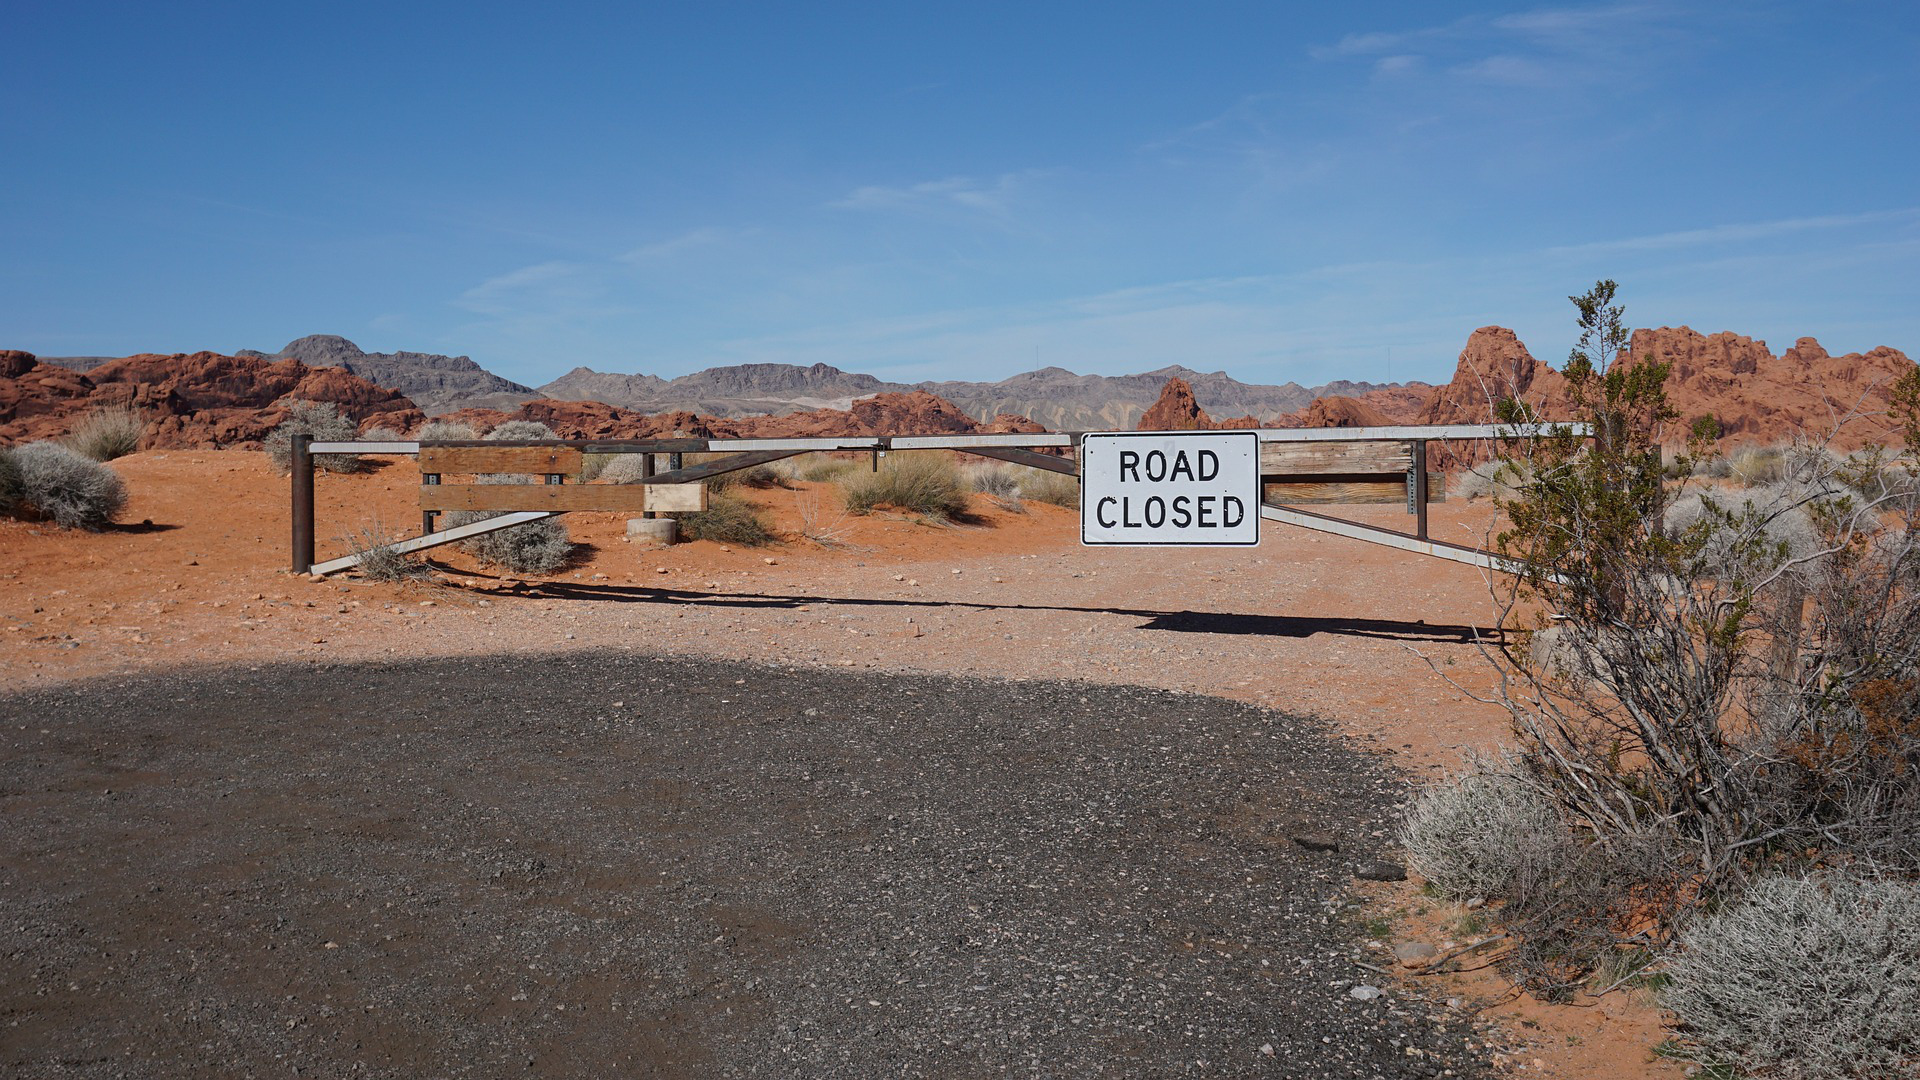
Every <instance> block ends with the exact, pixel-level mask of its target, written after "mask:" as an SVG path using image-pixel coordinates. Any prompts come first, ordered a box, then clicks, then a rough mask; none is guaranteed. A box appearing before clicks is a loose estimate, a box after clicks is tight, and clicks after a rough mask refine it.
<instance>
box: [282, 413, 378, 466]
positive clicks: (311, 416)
mask: <svg viewBox="0 0 1920 1080" xmlns="http://www.w3.org/2000/svg"><path fill="white" fill-rule="evenodd" d="M358 430H359V429H358V428H357V427H356V426H355V424H354V422H353V421H352V420H351V419H349V418H347V417H345V416H342V415H341V414H340V406H338V405H335V404H334V403H333V402H331V401H296V402H293V403H292V404H291V405H289V406H288V407H287V418H286V419H285V420H282V421H281V422H280V426H279V427H276V428H274V429H273V430H272V431H271V432H268V433H267V438H266V441H265V443H264V449H265V450H266V451H267V460H268V461H271V462H273V467H274V468H276V469H279V470H280V471H281V472H291V471H293V437H294V436H295V435H311V436H313V438H314V441H315V442H347V441H350V440H352V439H353V438H354V436H355V434H357V432H358ZM313 464H314V466H315V467H316V468H321V469H325V470H327V471H328V472H337V473H350V472H359V471H360V459H359V458H358V457H356V456H354V455H353V454H315V455H314V458H313Z"/></svg>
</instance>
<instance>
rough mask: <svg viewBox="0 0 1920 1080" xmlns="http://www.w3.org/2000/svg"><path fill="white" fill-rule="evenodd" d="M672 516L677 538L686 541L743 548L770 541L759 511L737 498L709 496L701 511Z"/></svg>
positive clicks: (718, 495)
mask: <svg viewBox="0 0 1920 1080" xmlns="http://www.w3.org/2000/svg"><path fill="white" fill-rule="evenodd" d="M675 517H677V518H678V519H679V522H680V535H682V536H684V537H686V538H687V539H690V540H713V541H716V542H718V543H722V544H741V545H744V546H746V547H758V546H760V545H762V544H767V543H771V542H772V540H773V530H772V529H771V528H770V527H769V526H768V525H767V520H766V518H765V517H764V516H763V515H762V514H761V513H760V511H759V509H758V508H757V507H755V506H754V505H753V504H752V503H750V502H748V501H746V500H745V499H742V498H740V497H739V496H737V495H729V494H714V495H710V496H709V497H708V499H707V508H706V509H705V510H701V511H698V512H696V513H691V514H677V515H675Z"/></svg>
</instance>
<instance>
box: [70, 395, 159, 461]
mask: <svg viewBox="0 0 1920 1080" xmlns="http://www.w3.org/2000/svg"><path fill="white" fill-rule="evenodd" d="M146 430H147V422H146V421H145V420H142V419H141V418H140V414H139V413H137V412H135V411H134V410H132V409H130V408H127V407H125V406H121V407H120V408H112V409H95V410H94V411H93V412H90V413H88V414H87V416H86V418H85V419H83V420H81V421H80V422H79V423H78V424H76V425H74V428H73V430H72V431H71V432H69V433H68V434H67V437H66V438H65V439H64V440H62V441H64V442H65V443H66V444H67V446H69V447H71V448H72V449H73V450H74V451H75V452H76V453H79V454H81V455H84V456H86V457H89V458H92V459H93V460H94V461H112V460H113V459H114V458H120V457H126V456H127V455H128V454H131V453H133V452H134V451H135V450H138V449H140V437H141V436H142V435H144V434H146Z"/></svg>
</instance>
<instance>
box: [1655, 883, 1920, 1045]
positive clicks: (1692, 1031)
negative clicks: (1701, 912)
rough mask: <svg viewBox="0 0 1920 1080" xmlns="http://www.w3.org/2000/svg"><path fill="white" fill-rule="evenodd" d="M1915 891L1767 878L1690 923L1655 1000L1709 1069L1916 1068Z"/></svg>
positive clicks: (1919, 894) (1918, 968)
mask: <svg viewBox="0 0 1920 1080" xmlns="http://www.w3.org/2000/svg"><path fill="white" fill-rule="evenodd" d="M1916 927H1920V886H1916V885H1915V884H1914V883H1912V882H1909V881H1900V880H1893V879H1876V878H1872V877H1866V876H1862V875H1858V874H1849V873H1830V874H1827V875H1821V876H1816V875H1800V874H1776V875H1767V876H1763V877H1760V878H1757V879H1756V880H1755V881H1754V882H1753V883H1752V884H1751V885H1750V886H1749V887H1748V888H1747V889H1746V891H1745V892H1744V893H1743V894H1742V895H1741V896H1740V897H1739V899H1738V900H1737V901H1735V902H1733V903H1731V904H1729V905H1727V906H1725V907H1723V908H1721V909H1720V910H1719V911H1717V912H1715V913H1714V914H1711V915H1708V916H1706V917H1704V918H1701V919H1699V920H1698V921H1696V922H1694V923H1693V924H1692V925H1691V926H1690V927H1688V928H1687V929H1686V930H1685V931H1683V932H1682V934H1681V936H1680V942H1681V946H1682V947H1681V949H1680V951H1679V953H1678V955H1676V956H1675V957H1673V958H1672V959H1671V960H1670V961H1669V962H1668V965H1667V975H1668V977H1669V979H1670V980H1671V982H1670V983H1669V984H1668V985H1667V987H1666V989H1665V991H1664V992H1663V994H1662V998H1663V999H1664V1003H1665V1004H1666V1005H1667V1006H1668V1007H1669V1008H1671V1009H1672V1010H1673V1011H1674V1012H1675V1013H1677V1014H1678V1015H1679V1017H1680V1019H1681V1021H1682V1022H1683V1024H1684V1025H1685V1033H1686V1035H1687V1037H1688V1038H1689V1040H1690V1041H1691V1042H1692V1043H1693V1044H1694V1045H1695V1046H1696V1047H1698V1048H1699V1050H1701V1051H1702V1052H1703V1053H1702V1057H1703V1058H1705V1059H1707V1060H1708V1061H1709V1062H1711V1063H1716V1064H1717V1063H1728V1064H1738V1065H1739V1066H1741V1067H1742V1068H1745V1069H1749V1070H1754V1071H1763V1074H1764V1075H1767V1076H1790V1077H1798V1078H1802V1080H1849V1078H1853V1077H1879V1076H1910V1075H1912V1071H1911V1070H1912V1069H1913V1068H1914V1067H1915V1065H1916V1063H1920V944H1917V943H1916V940H1915V936H1914V935H1915V928H1916Z"/></svg>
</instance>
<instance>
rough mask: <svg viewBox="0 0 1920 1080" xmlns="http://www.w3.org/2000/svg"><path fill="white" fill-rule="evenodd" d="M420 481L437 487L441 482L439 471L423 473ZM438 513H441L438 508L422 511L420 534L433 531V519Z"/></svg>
mask: <svg viewBox="0 0 1920 1080" xmlns="http://www.w3.org/2000/svg"><path fill="white" fill-rule="evenodd" d="M420 482H421V483H422V484H425V485H427V486H429V487H437V486H439V484H440V474H439V473H437V472H436V473H421V474H420ZM437 513H439V511H437V510H422V511H420V535H421V536H425V535H427V534H428V533H430V532H432V531H433V519H434V516H435V515H436V514H437Z"/></svg>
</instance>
